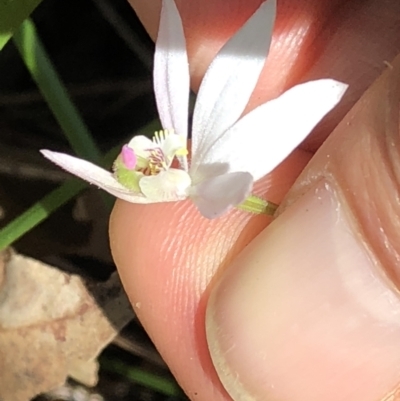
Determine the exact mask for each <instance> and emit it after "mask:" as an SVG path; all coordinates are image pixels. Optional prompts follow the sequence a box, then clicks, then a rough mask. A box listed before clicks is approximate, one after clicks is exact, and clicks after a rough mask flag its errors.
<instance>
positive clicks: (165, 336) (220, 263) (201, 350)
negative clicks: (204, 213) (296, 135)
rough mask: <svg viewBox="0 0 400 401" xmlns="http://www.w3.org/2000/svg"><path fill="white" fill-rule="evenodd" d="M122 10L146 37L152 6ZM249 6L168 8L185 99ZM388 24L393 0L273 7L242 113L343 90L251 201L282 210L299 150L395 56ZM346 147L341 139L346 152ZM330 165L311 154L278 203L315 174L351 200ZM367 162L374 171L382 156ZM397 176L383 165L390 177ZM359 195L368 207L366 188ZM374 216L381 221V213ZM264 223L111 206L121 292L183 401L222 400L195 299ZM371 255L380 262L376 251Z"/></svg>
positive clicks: (235, 214) (314, 144)
mask: <svg viewBox="0 0 400 401" xmlns="http://www.w3.org/2000/svg"><path fill="white" fill-rule="evenodd" d="M131 4H132V6H133V7H134V9H135V11H136V12H137V14H138V15H139V17H140V18H141V20H142V22H143V23H144V25H145V27H146V29H147V30H148V31H149V33H150V35H151V36H152V37H153V38H154V37H155V34H156V30H157V26H158V18H159V9H160V2H159V1H154V0H146V1H145V0H131ZM259 4H260V1H259V0H246V1H245V0H231V1H229V2H226V1H225V0H203V1H201V2H200V1H199V2H194V1H184V0H180V1H177V5H178V8H179V10H180V12H181V15H182V19H183V23H184V28H185V34H186V35H187V42H188V53H189V59H190V68H191V76H192V87H193V89H194V90H196V89H197V88H198V86H199V82H200V81H201V78H202V76H203V74H204V71H205V69H206V68H207V66H208V64H209V63H210V61H211V60H212V58H213V57H214V56H215V54H216V52H217V51H218V49H219V48H220V47H221V46H222V45H223V43H224V42H225V41H226V40H227V39H228V38H229V37H230V36H231V35H232V34H233V33H234V31H235V30H236V29H237V28H238V27H239V26H240V25H241V24H242V23H243V22H244V21H245V20H246V19H247V18H248V17H249V16H250V15H251V13H252V12H253V11H254V10H255V9H256V8H257V6H258V5H259ZM200 5H201V6H200ZM399 15H400V2H398V1H396V0H392V1H389V0H374V1H372V0H360V1H339V0H330V1H328V0H302V1H300V0H296V1H295V0H293V1H290V0H286V1H285V0H282V1H280V0H279V1H278V21H277V25H276V29H275V32H274V39H273V44H272V50H271V53H270V57H269V58H268V62H267V63H266V66H265V69H264V71H263V74H262V76H261V78H260V80H259V84H258V86H257V89H256V90H255V92H254V94H253V96H252V98H251V100H250V102H249V106H248V108H247V110H249V109H251V108H254V107H255V106H256V105H258V104H261V103H263V102H265V101H266V100H268V99H271V98H273V97H275V96H277V95H279V94H280V93H282V91H284V90H285V89H286V88H288V87H290V86H292V85H294V84H296V83H299V82H303V81H307V80H310V79H316V78H322V77H332V78H336V79H339V80H341V81H343V82H346V83H349V84H350V89H349V92H348V94H347V95H346V97H345V99H344V100H343V102H342V104H341V106H340V107H338V108H337V110H335V111H334V112H333V113H331V114H330V116H328V118H326V119H325V121H324V122H323V123H321V124H320V126H319V127H318V128H317V129H316V130H315V132H314V133H313V134H312V135H311V136H310V137H309V138H308V139H307V141H306V142H305V143H304V144H303V146H302V149H303V150H301V149H299V150H297V151H295V152H294V153H293V154H292V155H291V156H290V157H289V158H288V159H287V160H286V161H285V162H284V163H283V164H282V165H281V166H279V167H278V168H277V169H276V170H275V171H274V172H273V173H272V174H270V175H269V176H268V177H266V178H264V179H263V180H261V182H259V183H258V184H257V187H256V192H257V193H259V194H263V195H264V196H265V197H267V198H268V199H270V200H271V201H274V202H281V201H282V199H283V198H284V196H285V195H286V194H287V192H288V191H289V189H290V187H291V186H292V185H293V183H294V181H295V179H296V178H297V177H298V176H299V174H300V173H301V171H302V170H303V168H304V166H305V165H306V163H307V162H308V161H309V159H310V157H311V155H312V153H311V151H314V150H316V149H317V148H318V147H319V146H320V145H321V143H322V141H323V139H325V138H326V137H327V136H328V135H329V134H330V133H331V131H332V129H333V127H334V126H335V125H336V124H337V123H338V122H339V121H340V120H341V119H342V117H343V115H344V114H345V113H346V112H347V111H348V110H349V109H350V108H351V106H352V105H353V104H354V103H355V102H356V101H357V100H358V98H359V97H360V95H361V94H362V93H363V92H364V91H365V90H366V89H367V88H368V87H369V86H370V85H371V83H372V82H373V81H374V80H375V79H376V78H377V77H378V76H379V75H380V73H381V72H382V71H383V70H384V69H385V68H386V65H385V63H384V62H385V61H391V60H393V59H394V57H395V56H396V54H397V53H398V52H400V20H399ZM398 75H400V74H398ZM377 104H378V103H377ZM378 120H379V119H378ZM378 120H376V121H375V120H373V122H374V124H375V125H373V128H372V131H371V132H372V133H373V132H374V130H376V129H379V124H382V123H383V122H382V121H378ZM368 123H369V122H368ZM349 132H350V133H349ZM359 132H360V131H359V130H356V129H354V130H353V131H352V130H351V129H350V128H349V129H348V130H347V131H346V134H343V135H346V136H347V137H350V138H351V137H352V136H355V135H358V133H359ZM343 135H342V136H339V139H336V138H337V136H335V141H336V142H338V141H339V142H340V141H343ZM370 137H371V141H372V139H373V140H374V141H375V142H371V146H370V147H367V151H366V152H365V154H364V153H362V152H360V154H358V157H359V159H358V160H359V161H360V162H361V161H363V160H369V158H370V157H371V149H373V147H376V146H377V147H378V148H379V149H382V152H383V153H384V152H385V149H387V147H385V143H387V139H385V137H384V136H380V137H374V136H373V134H371V135H370ZM380 141H381V142H380ZM336 142H333V143H332V141H331V142H329V143H328V144H326V145H324V146H325V149H326V147H327V146H338V144H337V143H336ZM384 142H385V143H384ZM355 143H356V142H355V141H353V142H351V140H349V146H350V145H352V146H353V149H354V146H355ZM349 149H351V148H349ZM328 150H329V148H328ZM348 151H350V150H348ZM382 152H380V153H379V154H380V155H381V154H383V153H382ZM325 153H326V152H325ZM319 154H320V153H319ZM336 155H337V158H336V159H335V160H336V161H335V162H333V163H329V162H327V160H326V157H325V158H324V157H323V156H318V155H317V157H316V158H315V159H313V161H312V163H311V165H310V167H308V168H307V169H306V170H305V171H304V172H303V173H302V175H301V179H300V180H299V181H297V183H296V185H295V187H294V189H293V191H292V192H291V193H290V194H289V195H288V197H286V199H285V201H284V202H285V203H284V205H283V206H285V205H286V206H287V205H290V203H291V202H292V201H293V199H296V198H297V197H298V196H299V194H300V193H302V191H303V190H304V187H306V186H307V185H308V184H309V183H311V182H312V180H315V179H317V178H318V177H320V176H321V175H329V176H330V177H333V178H332V179H333V180H334V181H335V182H337V184H338V186H339V188H341V189H342V190H343V193H344V194H346V196H347V195H349V192H351V191H349V188H350V189H353V190H354V191H355V193H356V194H357V196H363V194H362V193H360V192H358V193H357V191H356V189H357V185H358V181H357V180H359V177H356V176H354V175H351V174H350V175H348V176H346V171H349V169H351V165H347V166H343V165H341V163H340V153H338V152H337V153H336ZM395 156H396V157H398V155H392V156H391V158H389V160H393V158H394V157H395ZM376 160H377V163H378V164H377V165H381V164H382V163H385V160H386V158H384V157H381V158H377V159H376ZM379 163H380V164H379ZM397 168H398V166H397V167H392V165H391V167H390V170H391V171H393V172H394V173H393V176H395V177H396V173H397ZM371 188H372V187H371ZM392 191H395V188H394V187H393V189H392ZM350 195H351V194H350ZM350 195H349V196H348V202H349V207H350V208H353V209H354V211H355V212H354V213H355V216H356V218H357V219H358V220H359V222H360V228H359V230H360V235H361V234H364V233H367V234H368V235H373V232H374V227H375V225H376V224H377V221H373V220H370V219H368V218H366V217H365V216H364V217H363V215H362V212H361V210H360V208H357V202H356V201H355V198H354V197H352V196H350ZM368 195H369V196H371V197H372V199H373V198H374V192H373V190H372V189H371V193H369V194H368ZM372 203H373V202H372ZM374 207H375V206H374ZM378 207H379V205H378ZM397 214H398V215H400V214H399V213H397ZM383 218H384V219H388V218H389V217H388V214H386V215H384V216H383ZM270 221H271V220H270V219H269V218H267V217H264V216H251V215H248V214H246V213H243V212H240V211H232V212H231V213H229V214H228V215H226V216H223V217H222V218H219V219H217V220H212V221H210V220H206V219H204V218H202V217H201V216H200V215H199V214H198V212H197V211H196V210H195V208H194V206H193V205H191V203H190V202H189V201H188V202H179V203H175V204H155V205H133V204H129V203H126V202H123V201H117V203H116V206H115V208H114V210H113V214H112V217H111V221H110V241H111V247H112V252H113V256H114V259H115V262H116V265H117V267H118V270H119V272H120V275H121V278H122V281H123V284H124V286H125V289H126V291H127V293H128V295H129V297H130V300H131V302H132V305H133V306H134V308H135V312H136V313H137V314H138V317H139V318H140V320H141V322H142V323H143V325H144V327H145V328H146V330H147V331H148V333H149V334H150V336H151V337H152V339H153V341H154V342H155V344H156V346H157V347H158V349H159V351H160V352H161V354H162V356H163V357H164V359H165V360H166V362H167V363H168V364H169V366H170V368H171V370H172V372H173V373H174V374H175V375H176V377H177V379H178V381H179V383H180V384H181V385H182V387H183V388H184V390H185V391H186V393H187V394H188V395H189V397H190V398H191V399H193V400H199V401H206V400H207V401H208V400H215V401H219V400H229V399H230V398H229V396H228V395H227V394H226V392H225V390H224V389H223V387H222V385H221V384H220V382H219V379H218V377H217V375H216V373H215V371H214V368H213V365H212V363H211V360H210V357H209V353H208V348H207V343H206V340H205V329H204V311H205V306H206V302H207V297H208V294H209V292H210V289H211V288H212V285H213V283H214V282H215V280H216V278H217V277H218V276H219V275H220V274H221V272H222V271H223V269H224V268H225V267H226V266H227V265H228V264H229V262H230V261H232V260H233V259H234V258H235V256H236V255H237V254H238V253H239V252H240V251H241V250H242V249H243V248H244V247H245V246H246V245H247V244H248V243H249V242H250V241H251V240H252V239H253V238H254V237H255V236H256V235H257V234H258V233H259V232H260V231H262V230H263V228H265V227H266V226H267V225H268V223H269V222H270ZM393 230H394V228H393ZM389 234H392V233H388V235H389ZM380 243H382V241H381V242H380ZM398 243H399V242H398ZM375 251H376V252H378V253H379V252H380V253H384V252H383V249H382V247H381V248H379V246H378V247H377V249H376V250H375ZM395 251H396V252H397V250H396V249H394V251H393V252H395ZM383 257H384V258H390V257H391V255H383ZM389 274H390V273H389Z"/></svg>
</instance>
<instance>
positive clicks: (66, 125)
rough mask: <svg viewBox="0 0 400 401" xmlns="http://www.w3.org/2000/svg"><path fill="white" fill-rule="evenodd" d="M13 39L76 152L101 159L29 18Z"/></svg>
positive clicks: (94, 158)
mask: <svg viewBox="0 0 400 401" xmlns="http://www.w3.org/2000/svg"><path fill="white" fill-rule="evenodd" d="M14 1H15V0H14ZM13 40H14V42H15V44H16V46H17V48H18V51H19V52H20V54H21V57H22V59H23V61H24V63H25V65H26V67H27V69H28V70H29V72H30V74H31V76H32V78H33V80H34V81H35V82H36V84H37V86H38V88H39V90H40V91H41V93H42V95H43V97H44V98H45V100H46V102H47V104H48V106H49V108H50V109H51V111H52V112H53V114H54V116H55V118H56V120H57V122H58V123H59V125H60V126H61V128H62V130H63V131H64V134H65V135H66V137H67V139H68V141H69V143H70V144H71V147H72V149H73V150H74V152H75V153H76V154H77V155H78V156H80V157H83V158H85V159H88V160H91V161H94V162H100V159H101V153H100V151H99V149H98V148H97V145H96V143H95V142H94V140H93V138H92V136H91V134H90V132H89V130H88V128H87V127H86V125H85V123H84V122H83V120H82V118H81V117H80V115H79V112H78V110H77V109H76V108H75V106H74V104H73V103H72V101H71V99H70V97H69V95H68V93H67V91H66V89H65V87H64V85H63V83H62V81H61V79H60V78H59V76H58V74H57V71H56V70H55V68H54V66H53V64H52V62H51V61H50V59H49V57H48V55H47V53H46V51H45V49H44V47H43V45H42V43H41V41H40V39H39V37H38V35H37V33H36V29H35V25H34V24H33V22H32V21H31V20H29V19H27V20H25V21H24V22H23V23H22V25H21V27H20V28H19V29H18V31H17V32H15V34H14V37H13Z"/></svg>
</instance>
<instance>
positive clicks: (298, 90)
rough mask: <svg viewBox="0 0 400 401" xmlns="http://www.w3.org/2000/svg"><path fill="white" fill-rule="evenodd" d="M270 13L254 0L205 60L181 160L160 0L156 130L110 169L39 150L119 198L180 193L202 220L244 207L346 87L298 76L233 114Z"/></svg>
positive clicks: (252, 75)
mask: <svg viewBox="0 0 400 401" xmlns="http://www.w3.org/2000/svg"><path fill="white" fill-rule="evenodd" d="M275 14H276V0H267V1H265V2H263V3H262V4H261V6H260V7H259V8H258V9H257V11H256V12H255V13H254V14H253V15H252V16H251V17H250V19H249V20H248V21H247V22H246V23H245V24H244V25H243V26H242V28H241V29H239V31H238V32H237V33H236V34H235V35H234V36H233V37H232V38H231V39H230V40H229V41H228V42H227V43H226V44H225V46H223V48H222V49H221V50H220V51H219V53H218V54H217V55H216V57H215V58H214V60H213V61H212V63H211V65H210V66H209V67H208V69H207V71H206V74H205V76H204V78H203V81H202V83H201V86H200V89H199V93H198V96H197V100H196V105H195V109H194V114H193V124H192V128H191V138H192V139H191V159H190V162H188V159H187V155H188V145H187V138H188V104H189V81H190V80H189V67H188V58H187V53H186V43H185V37H184V32H183V27H182V21H181V18H180V15H179V12H178V10H177V7H176V5H175V3H174V1H173V0H163V2H162V11H161V19H160V26H159V31H158V38H157V42H156V51H155V59H154V91H155V96H156V101H157V108H158V112H159V116H160V120H161V123H162V126H163V129H164V130H163V131H160V132H156V134H155V136H154V138H153V139H152V140H151V139H149V138H147V137H145V136H135V137H134V138H133V139H132V140H131V141H130V142H129V143H128V144H126V145H124V146H123V148H122V150H121V153H120V155H119V156H118V158H117V160H116V161H115V163H114V168H113V172H112V173H110V172H108V171H106V170H103V169H102V168H100V167H98V166H96V165H94V164H92V163H89V162H87V161H85V160H81V159H78V158H75V157H72V156H69V155H66V154H61V153H56V152H51V151H49V150H42V153H43V154H44V156H45V157H47V158H48V159H50V160H51V161H53V162H54V163H56V164H57V165H59V166H61V167H62V168H64V169H65V170H67V171H69V172H71V173H72V174H75V175H76V176H78V177H80V178H82V179H84V180H86V181H89V182H90V183H92V184H95V185H97V186H98V187H100V188H102V189H104V190H105V191H107V192H109V193H110V194H112V195H114V196H116V197H118V198H120V199H123V200H125V201H128V202H133V203H155V202H174V201H179V200H183V199H186V198H190V199H191V200H192V201H193V202H194V203H195V204H196V206H197V208H198V209H199V211H200V213H201V214H203V215H204V216H205V217H207V218H215V217H218V216H220V215H222V214H223V213H225V212H226V211H228V210H229V209H230V208H232V207H235V206H239V207H242V208H245V209H246V207H244V206H245V205H246V202H247V203H248V205H250V204H251V203H252V202H253V201H254V197H252V196H251V191H252V188H253V184H254V182H255V181H257V180H258V179H260V178H261V177H263V176H264V175H266V174H268V173H269V172H271V171H272V170H273V169H274V168H275V167H276V166H278V165H279V164H280V163H281V162H282V161H283V160H284V159H285V158H286V157H287V156H288V155H289V154H290V153H291V152H292V151H293V150H294V149H295V148H296V147H297V146H298V145H299V144H300V143H301V142H302V141H303V140H304V138H305V137H306V136H307V135H308V134H309V133H310V132H311V130H312V129H313V128H314V127H315V126H316V124H317V123H318V122H319V121H320V120H321V119H322V118H323V117H324V116H325V114H326V113H328V112H329V111H330V110H331V109H332V108H333V107H334V106H335V105H336V104H337V103H338V102H339V101H340V99H341V97H342V96H343V94H344V92H345V90H346V88H347V86H346V85H345V84H342V83H340V82H337V81H334V80H331V79H321V80H317V81H311V82H307V83H304V84H301V85H297V86H295V87H293V88H291V89H289V90H288V91H287V92H285V93H283V94H282V95H281V96H279V97H278V98H276V99H274V100H271V101H269V102H267V103H264V104H262V105H261V106H258V107H257V108H256V109H254V110H252V111H251V112H249V113H248V114H246V115H245V116H244V117H241V115H242V113H243V111H244V109H245V106H246V104H247V103H248V100H249V98H250V95H251V94H252V92H253V90H254V88H255V85H256V83H257V80H258V77H259V75H260V73H261V70H262V68H263V66H264V63H265V60H266V58H267V55H268V52H269V47H270V44H271V37H272V31H273V26H274V20H275ZM178 165H179V166H178ZM255 203H257V201H256V202H255ZM261 203H262V204H264V205H265V204H266V202H264V203H263V202H261ZM248 210H252V209H251V207H250V208H249V209H248ZM254 210H255V211H257V210H258V209H257V206H256V207H255V209H254ZM260 210H261V209H260Z"/></svg>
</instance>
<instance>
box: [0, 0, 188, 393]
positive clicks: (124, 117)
mask: <svg viewBox="0 0 400 401" xmlns="http://www.w3.org/2000/svg"><path fill="white" fill-rule="evenodd" d="M33 19H34V21H35V23H36V26H37V30H38V33H39V36H40V38H41V40H42V42H43V44H44V45H45V47H46V49H47V51H48V53H49V55H50V58H51V59H52V61H53V63H54V64H55V66H56V68H57V70H58V72H59V74H60V76H61V78H62V80H63V81H64V83H65V85H66V87H67V89H68V91H69V93H70V95H71V97H72V98H73V101H74V103H75V105H76V106H77V108H78V109H79V111H80V113H81V115H82V117H83V119H84V121H85V122H86V124H87V125H88V127H89V129H90V131H91V132H92V134H93V136H94V138H95V140H96V141H97V143H98V145H99V146H100V148H101V150H102V151H103V152H106V151H108V150H110V149H111V147H113V146H115V145H116V144H119V143H121V142H122V141H124V140H126V139H129V138H130V137H132V136H133V135H134V134H135V133H138V132H140V129H141V128H142V127H143V126H145V125H146V124H147V123H149V122H151V121H154V119H156V118H157V113H156V108H155V103H154V96H153V92H152V77H151V69H152V57H153V51H154V45H153V43H152V41H151V40H150V39H149V38H148V36H147V34H146V32H145V31H144V29H143V28H142V26H141V24H140V22H139V21H138V19H137V18H136V15H135V13H134V12H133V10H132V9H131V7H130V6H129V4H128V2H127V1H126V0H68V1H66V0H44V1H43V2H42V4H41V5H40V6H39V7H38V8H37V9H36V10H35V12H34V14H33ZM40 148H48V149H53V150H59V151H65V152H68V153H72V151H71V149H70V147H69V145H68V142H67V141H66V139H65V137H64V135H63V133H62V132H61V129H60V128H59V127H58V125H57V122H56V121H55V119H54V118H53V116H52V114H51V112H50V110H49V109H48V107H47V105H46V103H45V102H44V100H43V98H42V96H41V94H40V93H39V91H38V90H37V88H36V86H35V84H34V83H33V82H32V80H31V79H30V76H29V74H28V72H27V71H26V69H25V66H24V64H23V62H22V61H21V59H20V57H19V54H18V52H17V50H16V48H15V46H14V44H13V42H12V41H10V42H9V43H8V44H7V45H6V47H5V48H4V49H3V51H2V52H0V227H3V226H5V225H6V224H7V223H8V222H9V221H11V220H13V219H14V218H15V217H16V216H18V215H19V214H20V213H21V212H23V211H24V210H26V209H27V208H28V207H29V206H31V205H33V204H34V203H35V202H37V201H38V200H40V199H41V198H42V197H43V196H44V195H46V194H47V193H48V192H49V191H50V190H52V189H54V188H56V187H57V186H58V185H60V184H61V183H62V182H63V181H64V180H65V179H66V178H67V175H66V174H65V173H63V172H62V171H60V170H59V169H58V168H57V167H55V166H52V165H50V163H49V162H48V161H46V160H44V159H43V158H42V156H41V155H40V154H39V153H38V150H39V149H40ZM108 215H109V210H107V209H106V207H105V206H104V204H103V203H102V201H101V198H100V196H99V191H97V190H95V189H91V190H88V191H85V192H84V193H83V194H82V195H80V196H79V197H78V198H75V199H74V200H72V201H71V202H69V203H68V204H66V205H65V206H63V207H62V208H60V209H59V210H58V211H57V212H55V213H54V214H53V215H52V216H51V217H50V218H49V219H48V220H46V221H45V222H44V223H42V224H41V225H40V226H38V227H37V228H35V229H34V230H32V231H31V232H29V233H28V234H26V235H25V236H24V237H23V238H21V239H20V240H19V241H18V242H17V243H15V244H14V247H15V248H16V249H17V251H18V252H21V253H23V254H25V255H29V256H32V257H34V258H37V259H40V260H43V261H45V262H47V263H50V264H52V265H54V266H57V267H59V268H60V269H64V270H66V271H70V272H75V273H78V274H80V275H82V276H85V277H90V278H92V279H94V280H100V281H101V280H106V279H107V278H108V277H109V275H110V273H111V272H112V271H114V270H115V266H114V264H113V262H112V259H111V255H110V252H109V248H108V236H107V224H108ZM110 359H111V360H114V361H120V362H121V363H122V364H123V365H124V366H128V367H132V368H134V369H137V368H140V369H142V370H143V371H144V372H150V373H153V374H156V375H158V376H160V377H161V378H167V379H170V380H171V381H172V382H173V378H172V376H171V375H170V373H169V372H168V369H167V368H166V366H165V364H164V363H163V361H162V360H161V358H160V357H159V355H158V354H157V352H156V351H155V349H154V347H153V345H152V344H151V342H150V340H149V339H148V337H147V335H146V334H145V332H144V331H143V329H142V328H141V326H140V324H139V322H137V321H133V322H132V323H131V324H130V325H129V327H127V328H126V329H124V330H123V332H122V334H121V336H120V337H119V338H118V339H117V340H116V341H115V342H114V343H113V344H112V345H110V346H109V347H108V348H107V349H106V350H105V351H104V352H103V354H102V356H101V358H100V362H101V366H102V368H101V369H100V381H99V384H98V386H97V387H96V388H94V389H85V388H84V387H82V386H81V385H79V384H78V383H73V382H69V383H67V384H66V386H65V387H64V388H62V389H59V391H58V392H54V393H52V394H48V395H43V396H41V397H39V398H37V399H36V400H37V401H39V400H77V401H78V400H79V401H85V400H92V401H94V400H97V401H101V400H104V401H105V400H112V401H123V400H130V401H131V400H143V401H152V400H167V399H168V400H172V399H185V397H184V396H183V395H181V396H179V395H178V396H177V397H175V398H168V397H167V396H165V395H162V394H161V393H160V392H158V391H155V390H152V389H150V388H148V387H146V386H144V385H141V384H137V383H135V381H134V380H132V379H129V378H128V376H129V375H127V374H123V373H121V369H113V368H110V366H109V364H108V365H107V363H106V362H104V361H107V360H110ZM49 369H51V367H49Z"/></svg>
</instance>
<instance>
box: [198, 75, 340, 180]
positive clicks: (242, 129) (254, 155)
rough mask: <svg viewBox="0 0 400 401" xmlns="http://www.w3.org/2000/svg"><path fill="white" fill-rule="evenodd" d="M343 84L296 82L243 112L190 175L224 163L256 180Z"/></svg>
mask: <svg viewBox="0 0 400 401" xmlns="http://www.w3.org/2000/svg"><path fill="white" fill-rule="evenodd" d="M346 89H347V85H345V84H343V83H341V82H337V81H334V80H331V79H321V80H318V81H311V82H307V83H304V84H301V85H297V86H295V87H293V88H291V89H289V90H288V91H287V92H285V93H284V94H283V95H281V96H280V97H278V98H277V99H274V100H271V101H270V102H267V103H265V104H263V105H261V106H259V107H257V108H256V109H254V110H253V111H252V112H250V113H249V114H247V115H246V116H244V117H243V118H242V119H241V120H239V121H238V122H237V123H236V124H235V125H234V126H233V127H232V128H230V129H229V130H228V131H227V132H226V133H225V134H223V135H222V136H220V138H219V139H218V140H217V141H216V143H215V144H214V146H213V147H212V148H211V149H210V150H209V151H208V153H207V154H206V155H205V156H204V158H203V160H202V161H201V163H202V166H200V168H199V169H198V171H196V172H191V175H192V176H193V177H195V176H196V175H200V176H201V170H203V169H206V168H207V167H206V166H208V165H215V164H218V163H227V164H228V165H229V168H228V171H248V172H249V173H251V174H252V176H253V178H254V180H255V181H256V180H258V179H259V178H261V177H263V176H264V175H266V174H268V173H269V172H271V171H272V170H273V169H274V168H275V167H276V166H278V165H279V164H280V163H281V162H282V161H283V160H284V159H285V158H286V157H287V156H288V155H289V154H290V153H291V152H292V151H293V150H294V149H295V148H296V147H297V146H298V145H299V144H300V143H301V142H302V141H303V140H304V139H305V138H306V137H307V135H308V134H309V133H310V132H311V131H312V129H313V128H314V127H315V126H316V125H317V124H318V122H319V121H320V120H321V119H322V118H323V117H324V116H325V115H326V114H327V113H328V112H329V111H330V110H331V109H333V108H334V107H335V106H336V104H337V103H339V101H340V99H341V98H342V96H343V94H344V92H345V91H346Z"/></svg>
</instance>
